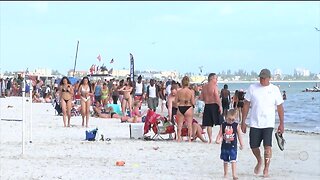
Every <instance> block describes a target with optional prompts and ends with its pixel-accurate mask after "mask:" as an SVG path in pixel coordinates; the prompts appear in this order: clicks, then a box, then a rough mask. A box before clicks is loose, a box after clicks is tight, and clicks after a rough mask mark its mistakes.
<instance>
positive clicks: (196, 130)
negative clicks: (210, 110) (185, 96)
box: [183, 119, 208, 143]
mask: <svg viewBox="0 0 320 180" xmlns="http://www.w3.org/2000/svg"><path fill="white" fill-rule="evenodd" d="M183 126H184V127H187V121H186V120H185V121H184V122H183ZM202 131H203V130H202V128H201V126H200V124H199V123H198V121H196V120H195V119H193V120H192V136H191V137H192V141H195V140H196V139H197V138H199V139H200V140H201V141H202V142H204V143H207V142H208V141H207V140H205V139H204V137H203V135H202Z"/></svg>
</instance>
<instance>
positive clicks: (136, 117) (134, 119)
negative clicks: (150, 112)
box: [121, 100, 145, 123]
mask: <svg viewBox="0 0 320 180" xmlns="http://www.w3.org/2000/svg"><path fill="white" fill-rule="evenodd" d="M140 107H141V101H140V100H136V101H134V103H133V110H132V115H131V117H129V116H123V117H121V122H130V123H139V122H142V117H143V114H145V113H142V114H141V113H140V110H139V108H140Z"/></svg>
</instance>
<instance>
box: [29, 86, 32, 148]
mask: <svg viewBox="0 0 320 180" xmlns="http://www.w3.org/2000/svg"><path fill="white" fill-rule="evenodd" d="M29 83H30V93H29V94H30V96H29V102H30V120H29V126H30V127H29V143H32V91H33V86H32V80H29Z"/></svg>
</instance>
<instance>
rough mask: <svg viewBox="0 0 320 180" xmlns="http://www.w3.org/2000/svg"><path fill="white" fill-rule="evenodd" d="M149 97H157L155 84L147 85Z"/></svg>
mask: <svg viewBox="0 0 320 180" xmlns="http://www.w3.org/2000/svg"><path fill="white" fill-rule="evenodd" d="M149 97H150V98H155V97H157V94H156V85H153V86H151V85H150V86H149Z"/></svg>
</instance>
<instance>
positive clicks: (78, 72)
mask: <svg viewBox="0 0 320 180" xmlns="http://www.w3.org/2000/svg"><path fill="white" fill-rule="evenodd" d="M88 73H89V72H88V71H75V72H74V76H75V77H84V76H87V75H88ZM68 76H69V77H71V76H73V70H69V71H68Z"/></svg>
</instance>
